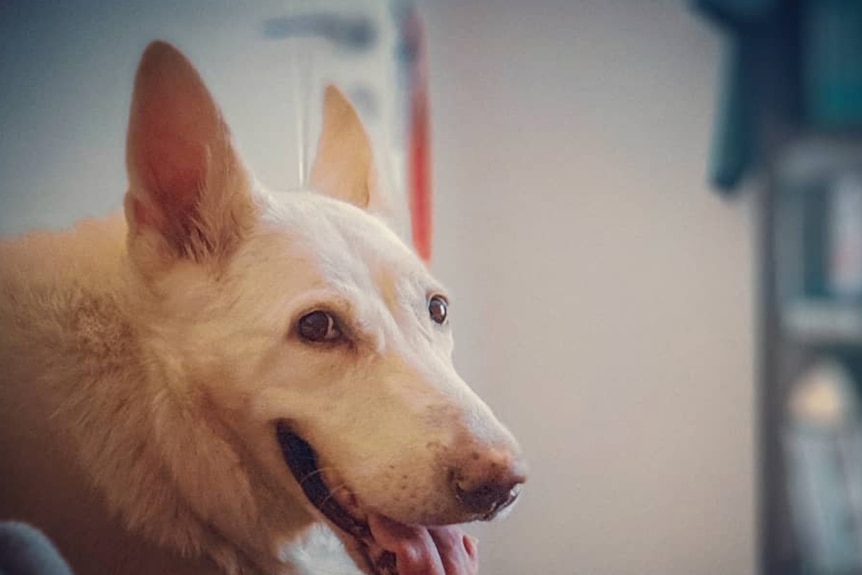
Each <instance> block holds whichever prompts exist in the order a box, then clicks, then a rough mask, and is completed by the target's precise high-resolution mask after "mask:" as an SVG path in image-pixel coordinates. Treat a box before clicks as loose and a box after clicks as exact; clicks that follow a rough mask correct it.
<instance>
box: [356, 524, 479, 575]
mask: <svg viewBox="0 0 862 575" xmlns="http://www.w3.org/2000/svg"><path fill="white" fill-rule="evenodd" d="M368 526H369V527H370V528H371V535H373V536H374V540H375V541H376V542H377V544H378V545H380V546H381V547H382V548H383V549H385V550H386V551H389V552H391V553H393V554H394V555H395V561H396V563H395V564H396V566H397V567H398V575H416V574H426V573H428V574H435V575H436V574H438V573H439V574H440V575H442V574H443V572H444V571H443V564H444V558H443V557H441V553H447V552H451V547H449V546H448V545H447V546H446V548H447V550H441V549H440V546H438V545H437V544H436V543H435V542H434V539H433V538H432V537H431V533H430V532H429V531H428V529H427V528H426V527H422V526H416V525H404V524H403V523H398V522H396V521H393V520H391V519H389V518H387V517H383V516H381V515H371V516H370V517H369V518H368ZM434 531H435V535H436V536H437V537H438V540H439V539H440V536H441V534H442V535H443V536H444V537H445V538H446V539H448V540H450V541H455V540H457V541H461V540H462V538H463V536H464V534H463V532H462V531H461V530H460V529H459V528H458V527H454V526H453V527H435V528H434Z"/></svg>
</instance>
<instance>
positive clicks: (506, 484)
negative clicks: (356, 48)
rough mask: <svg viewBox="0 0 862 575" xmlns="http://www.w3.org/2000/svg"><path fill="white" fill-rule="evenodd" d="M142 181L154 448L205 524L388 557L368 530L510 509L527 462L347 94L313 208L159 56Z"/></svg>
mask: <svg viewBox="0 0 862 575" xmlns="http://www.w3.org/2000/svg"><path fill="white" fill-rule="evenodd" d="M127 164H128V171H129V178H130V187H129V191H128V193H127V196H126V202H125V211H126V218H127V222H128V226H129V236H128V252H129V256H130V262H131V266H130V268H131V269H132V277H133V278H134V280H133V282H134V286H135V287H134V289H135V290H137V293H138V294H139V297H138V298H137V300H138V302H139V303H138V304H137V305H139V306H140V309H139V310H137V311H138V313H139V316H140V317H141V318H142V320H141V324H142V325H141V326H140V332H141V334H142V339H143V341H145V342H146V349H147V350H148V358H149V360H148V365H149V369H150V370H151V376H152V377H153V378H158V379H159V380H160V381H164V382H166V385H165V390H164V391H163V393H162V396H163V397H161V398H160V402H159V404H158V405H157V406H156V407H157V410H164V414H163V415H160V414H158V413H157V420H158V421H159V426H160V427H159V428H158V429H157V430H156V435H157V437H156V439H157V440H159V438H169V440H168V441H165V444H166V445H170V446H171V447H169V448H168V447H166V448H165V457H166V458H167V459H168V466H169V468H170V469H171V470H172V473H173V474H174V476H175V480H176V483H177V484H178V485H179V486H180V488H181V489H183V490H184V491H185V492H186V497H187V498H188V500H189V501H190V502H192V505H193V506H194V507H195V508H196V513H198V514H199V515H201V516H203V517H204V518H205V519H208V520H209V521H211V522H213V523H214V524H216V525H219V526H220V527H219V528H220V529H222V530H223V531H224V532H225V533H226V534H231V532H237V533H238V535H237V536H239V537H243V538H244V537H246V536H248V537H252V536H253V532H258V533H259V530H260V529H261V528H262V527H261V526H264V527H267V528H268V527H271V526H273V525H277V524H278V522H279V521H285V522H287V523H286V525H287V527H285V529H288V528H292V527H293V525H291V524H290V521H294V523H301V521H299V520H297V519H296V517H297V511H296V510H295V509H294V508H295V507H297V505H296V501H298V500H299V501H302V505H303V506H305V508H307V509H309V510H310V511H311V513H312V514H318V513H321V514H322V515H323V516H324V517H326V518H327V519H328V520H329V521H331V522H332V523H334V524H335V525H336V526H337V527H338V528H339V531H343V532H344V533H343V534H342V535H344V536H345V538H346V539H347V540H350V539H356V540H363V539H366V540H368V539H371V540H373V538H374V534H373V533H371V531H372V530H370V529H369V527H368V522H369V520H370V519H372V518H373V517H384V518H387V519H389V520H391V521H392V522H396V523H401V524H421V525H443V524H451V523H462V522H466V521H471V520H476V519H489V518H492V517H494V516H495V515H497V514H498V513H499V512H500V511H501V510H503V509H505V508H506V507H508V506H509V505H510V503H512V501H514V499H515V498H516V497H517V494H518V491H519V489H520V484H521V483H523V481H524V465H523V462H522V459H521V457H520V455H519V449H518V447H517V444H516V442H515V440H514V439H513V438H512V436H511V434H510V433H509V432H508V431H507V430H506V429H505V428H504V427H503V426H502V425H501V424H500V423H499V422H498V421H497V420H496V419H495V417H494V416H493V414H492V413H491V411H490V410H489V408H488V407H487V406H486V405H485V404H484V403H483V402H482V401H481V400H480V399H479V398H478V397H477V396H476V395H475V394H474V393H473V392H472V391H471V390H470V388H469V387H468V386H467V385H466V384H465V382H464V381H463V380H462V379H461V378H460V377H459V376H458V374H457V373H456V371H455V369H454V368H453V365H452V360H451V352H452V335H451V331H450V319H449V311H448V307H449V303H448V296H447V293H446V291H445V289H444V288H443V287H442V286H441V285H440V284H439V283H437V282H436V281H435V280H434V279H433V278H432V277H431V275H430V274H429V272H428V270H427V269H426V267H425V266H424V265H423V264H422V262H421V261H420V260H419V259H418V258H417V257H416V256H415V255H414V253H413V252H412V251H411V250H410V249H409V248H408V247H406V246H405V245H404V243H403V242H402V241H401V240H400V239H399V238H398V237H397V236H396V235H395V234H394V233H393V232H392V231H390V229H389V228H388V227H387V226H386V225H385V223H383V221H382V220H381V219H380V218H379V217H378V216H377V215H376V214H375V211H378V210H380V209H381V208H382V207H383V206H382V205H381V203H380V201H379V200H378V198H377V197H376V194H377V193H378V192H377V183H376V181H377V178H376V176H375V169H374V160H373V153H372V149H371V146H370V145H369V141H368V138H367V136H366V134H365V132H364V130H363V128H362V126H361V125H360V123H359V120H358V118H357V116H356V113H355V111H354V110H353V108H352V107H351V106H350V104H349V103H348V102H347V101H346V100H345V99H344V98H343V97H342V96H341V94H340V93H339V92H338V91H337V90H335V89H334V88H330V89H328V90H327V92H326V97H325V103H324V121H323V129H322V134H321V137H320V142H319V146H318V156H317V160H316V163H315V166H314V168H313V171H312V183H313V187H314V188H315V189H314V191H304V192H293V193H282V194H278V195H277V197H276V196H275V195H273V194H269V193H267V192H266V191H264V190H262V189H261V188H260V186H259V185H258V184H257V183H256V182H255V181H254V179H253V178H252V177H251V175H250V174H249V172H248V170H247V169H246V168H245V166H244V165H243V163H242V161H241V160H240V158H239V156H238V155H237V153H236V151H235V150H234V147H233V145H232V143H231V139H230V136H229V133H228V129H227V127H226V125H225V123H224V121H223V119H222V116H221V114H220V112H219V110H218V108H217V106H216V105H215V103H214V102H213V100H212V98H211V96H210V95H209V93H208V91H207V89H206V88H205V86H204V84H203V82H202V81H201V79H200V77H199V76H198V74H197V73H196V72H195V70H194V68H193V67H192V66H191V64H190V63H189V62H188V61H187V60H186V59H185V58H184V57H183V56H182V55H181V54H180V53H179V52H177V51H176V50H175V49H174V48H172V47H171V46H169V45H167V44H164V43H156V44H153V45H151V46H150V48H148V50H147V52H146V53H145V54H144V57H143V59H142V62H141V65H140V68H139V70H138V74H137V78H136V84H135V93H134V98H133V102H132V110H131V117H130V125H129V135H128V142H127ZM192 422H193V423H192ZM200 422H203V423H200ZM183 445H185V447H187V448H188V449H186V448H184V447H182V446H183ZM190 453H194V456H190V455H189V454H190ZM242 530H246V531H247V533H239V532H240V531H242Z"/></svg>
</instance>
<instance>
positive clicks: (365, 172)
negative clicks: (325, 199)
mask: <svg viewBox="0 0 862 575" xmlns="http://www.w3.org/2000/svg"><path fill="white" fill-rule="evenodd" d="M375 172H376V170H375V168H374V153H373V151H372V149H371V142H370V140H369V139H368V134H366V132H365V129H364V128H363V127H362V123H361V122H360V120H359V116H358V115H357V114H356V110H355V109H354V108H353V106H352V105H351V104H350V102H348V101H347V99H346V98H345V97H344V95H343V94H342V93H341V91H340V90H339V89H338V88H336V87H335V86H327V88H326V95H325V96H324V100H323V129H322V130H321V133H320V141H319V142H318V144H317V157H316V158H315V162H314V168H313V169H312V170H311V185H312V187H313V188H314V189H315V190H317V191H318V192H322V193H324V194H326V195H328V196H332V197H335V198H338V199H341V200H344V201H347V202H350V203H351V204H354V205H356V206H359V207H360V208H368V207H369V206H370V204H371V203H372V196H373V194H374V193H375V190H374V189H373V188H374V187H376V182H375V181H374V180H376V176H375Z"/></svg>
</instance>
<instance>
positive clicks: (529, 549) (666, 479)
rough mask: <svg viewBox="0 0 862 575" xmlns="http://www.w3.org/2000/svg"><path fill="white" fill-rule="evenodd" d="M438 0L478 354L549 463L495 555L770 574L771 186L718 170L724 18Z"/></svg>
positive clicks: (617, 568) (439, 75)
mask: <svg viewBox="0 0 862 575" xmlns="http://www.w3.org/2000/svg"><path fill="white" fill-rule="evenodd" d="M423 6H424V8H425V14H426V17H427V20H428V27H429V34H430V41H431V59H432V65H431V77H432V82H433V84H432V95H433V104H434V109H433V111H434V128H435V132H434V135H435V138H434V142H435V147H434V152H435V176H436V192H437V210H436V216H437V237H436V264H435V267H436V269H437V270H438V272H439V273H440V274H441V275H442V276H443V278H444V280H445V281H447V282H448V283H449V284H450V286H451V288H452V289H453V290H454V291H455V293H456V295H457V296H458V298H457V302H456V305H455V306H454V308H453V317H454V318H455V321H456V322H457V324H456V336H457V347H456V359H457V363H458V365H459V367H460V369H461V370H462V371H463V372H465V375H466V376H467V377H468V378H469V380H470V381H471V382H472V383H473V384H474V386H475V387H476V388H477V389H478V390H479V392H480V393H481V394H482V395H484V397H485V398H486V399H487V400H488V402H489V403H491V404H492V405H493V406H494V407H495V409H496V411H497V412H498V413H499V414H500V415H501V416H502V417H503V418H504V419H505V420H506V421H507V422H508V423H509V424H510V426H511V427H512V428H513V430H514V431H515V432H516V434H517V435H518V436H519V438H520V439H521V441H522V443H523V446H524V448H525V450H526V452H527V455H528V457H529V460H530V462H531V467H532V476H531V479H530V482H529V484H528V486H527V490H526V491H525V493H524V498H523V501H522V502H521V505H520V506H519V507H518V508H516V509H515V511H514V512H513V514H512V516H511V517H510V518H509V519H508V520H506V521H505V522H503V523H502V524H500V525H498V526H491V527H489V528H485V529H482V530H481V531H480V534H481V536H482V537H481V539H482V541H481V547H480V549H481V550H482V552H483V554H484V555H483V562H484V566H485V570H484V572H485V573H487V574H489V575H526V574H538V573H542V574H544V575H576V574H578V575H579V574H583V575H594V574H595V575H599V574H601V575H612V574H655V575H693V574H698V575H705V574H715V575H724V574H729V573H734V574H746V573H752V572H753V571H754V502H753V491H754V475H753V473H754V465H753V461H754V459H753V457H754V455H753V448H754V447H753V446H754V441H753V436H754V427H753V412H754V408H753V402H754V397H755V390H754V387H753V371H754V366H753V353H752V352H753V345H754V340H753V335H752V331H753V322H752V298H753V282H754V278H753V276H752V257H753V252H752V234H751V228H752V213H751V212H752V209H751V208H752V202H751V201H750V199H749V198H742V200H741V201H735V202H731V203H728V202H724V201H722V200H721V199H720V198H719V197H717V196H716V194H714V193H712V192H710V190H708V189H707V188H706V186H705V184H704V174H705V170H706V168H705V164H706V158H707V155H708V144H709V141H710V130H711V124H712V115H713V103H714V100H715V89H716V79H717V76H718V71H717V67H718V63H719V48H720V44H719V39H718V38H717V37H716V36H715V35H714V33H713V31H712V30H710V29H708V28H707V27H706V26H705V25H703V24H702V23H701V21H699V20H698V19H696V18H695V17H694V16H693V14H692V13H691V12H690V11H689V10H688V8H687V6H685V5H684V3H682V2H671V1H658V0H656V1H649V2H637V1H620V0H611V1H609V0H591V1H584V0H580V1H573V2H566V1H563V0H560V1H551V0H542V1H536V2H520V1H518V0H511V1H498V2H456V1H447V2H431V1H428V2H425V3H424V5H423Z"/></svg>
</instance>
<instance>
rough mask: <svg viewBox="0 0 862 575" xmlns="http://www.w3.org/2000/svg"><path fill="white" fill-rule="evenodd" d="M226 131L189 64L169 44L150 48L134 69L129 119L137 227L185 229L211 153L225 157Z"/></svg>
mask: <svg viewBox="0 0 862 575" xmlns="http://www.w3.org/2000/svg"><path fill="white" fill-rule="evenodd" d="M225 130H226V128H225V127H224V125H223V123H222V120H221V115H220V114H219V111H218V108H217V107H216V104H215V102H214V101H213V100H212V97H211V96H210V94H209V92H208V91H207V89H206V87H205V86H204V83H203V81H202V80H201V78H200V76H199V75H198V73H197V72H196V71H195V69H194V67H193V66H192V65H191V63H189V62H188V60H186V59H185V57H184V56H183V55H182V54H180V53H179V52H178V51H177V50H176V49H175V48H173V47H171V46H169V45H167V44H163V43H154V44H152V45H151V46H150V47H149V48H148V49H147V50H146V52H145V53H144V56H143V57H142V59H141V64H140V67H139V68H138V74H137V77H136V79H135V93H134V97H133V99H132V109H131V117H130V118H129V134H128V141H127V146H128V149H127V154H128V155H127V162H128V169H129V176H130V180H131V182H132V185H133V188H134V193H135V194H136V195H139V196H142V197H140V199H141V201H140V202H139V204H140V206H141V208H142V209H134V210H133V212H132V214H133V217H135V218H136V223H138V224H143V225H156V226H157V227H159V228H161V231H162V232H168V231H170V230H173V231H176V230H177V229H189V227H190V224H192V221H191V219H192V218H194V217H195V215H196V213H195V212H196V211H197V209H198V208H199V202H200V199H201V194H202V193H203V192H204V191H205V188H206V185H207V177H208V173H209V167H210V166H209V163H210V161H211V159H210V153H215V154H216V155H217V156H218V155H219V154H222V155H223V153H224V151H223V148H224V145H225V138H226V137H227V135H226V133H225ZM215 159H216V161H218V159H219V157H217V158H215ZM138 218H140V219H138Z"/></svg>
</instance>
